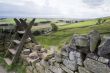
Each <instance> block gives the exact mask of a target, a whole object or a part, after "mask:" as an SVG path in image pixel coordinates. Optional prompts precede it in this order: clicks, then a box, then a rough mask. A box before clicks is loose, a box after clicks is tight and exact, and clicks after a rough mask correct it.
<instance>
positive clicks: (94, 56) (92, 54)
mask: <svg viewBox="0 0 110 73" xmlns="http://www.w3.org/2000/svg"><path fill="white" fill-rule="evenodd" d="M87 57H88V58H91V59H94V60H98V58H99V57H98V56H97V55H95V54H94V53H88V54H87Z"/></svg>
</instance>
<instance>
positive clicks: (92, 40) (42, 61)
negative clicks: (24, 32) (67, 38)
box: [21, 31, 110, 73]
mask: <svg viewBox="0 0 110 73" xmlns="http://www.w3.org/2000/svg"><path fill="white" fill-rule="evenodd" d="M100 42H101V43H100ZM28 44H29V45H25V47H26V48H27V49H24V50H23V51H22V55H21V57H22V59H23V60H24V61H25V64H26V65H28V66H27V67H26V71H27V73H110V68H109V67H110V57H109V56H110V55H109V54H110V47H109V45H110V38H108V37H106V38H104V39H102V40H101V37H100V34H99V32H97V31H92V32H90V33H89V34H88V35H74V36H73V38H72V41H71V43H70V44H69V45H65V46H64V47H63V48H62V49H61V52H60V53H58V52H56V51H55V49H53V48H51V49H50V50H45V49H43V48H42V46H41V45H35V44H33V43H28ZM31 44H32V45H31Z"/></svg>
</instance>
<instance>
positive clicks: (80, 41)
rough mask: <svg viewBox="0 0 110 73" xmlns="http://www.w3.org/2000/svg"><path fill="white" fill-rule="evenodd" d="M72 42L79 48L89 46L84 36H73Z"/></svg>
mask: <svg viewBox="0 0 110 73" xmlns="http://www.w3.org/2000/svg"><path fill="white" fill-rule="evenodd" d="M72 42H73V43H74V44H75V45H76V46H79V47H87V46H89V39H88V37H87V36H86V35H74V36H73V39H72Z"/></svg>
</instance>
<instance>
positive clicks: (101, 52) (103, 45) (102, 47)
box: [98, 37, 110, 56]
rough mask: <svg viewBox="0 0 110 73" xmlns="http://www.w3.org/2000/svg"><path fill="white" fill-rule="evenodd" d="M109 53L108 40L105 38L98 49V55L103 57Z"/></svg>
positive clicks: (109, 39)
mask: <svg viewBox="0 0 110 73" xmlns="http://www.w3.org/2000/svg"><path fill="white" fill-rule="evenodd" d="M109 53H110V38H108V37H106V38H105V40H104V41H103V42H102V43H101V45H100V46H99V48H98V55H100V56H104V55H107V54H109Z"/></svg>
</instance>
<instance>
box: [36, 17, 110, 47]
mask: <svg viewBox="0 0 110 73" xmlns="http://www.w3.org/2000/svg"><path fill="white" fill-rule="evenodd" d="M103 19H106V22H104V23H102V24H98V25H96V23H97V20H98V19H94V20H88V21H84V22H79V23H74V24H65V25H58V28H59V30H58V31H57V32H52V33H50V34H46V35H40V36H35V38H36V40H37V41H38V42H40V43H41V44H42V45H44V47H48V46H51V45H54V46H58V47H61V46H63V45H64V44H65V43H69V40H70V39H71V37H72V35H73V34H88V33H89V32H90V31H91V30H97V31H99V32H100V33H101V34H102V35H103V34H106V35H109V33H110V32H109V31H110V19H109V18H103Z"/></svg>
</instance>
